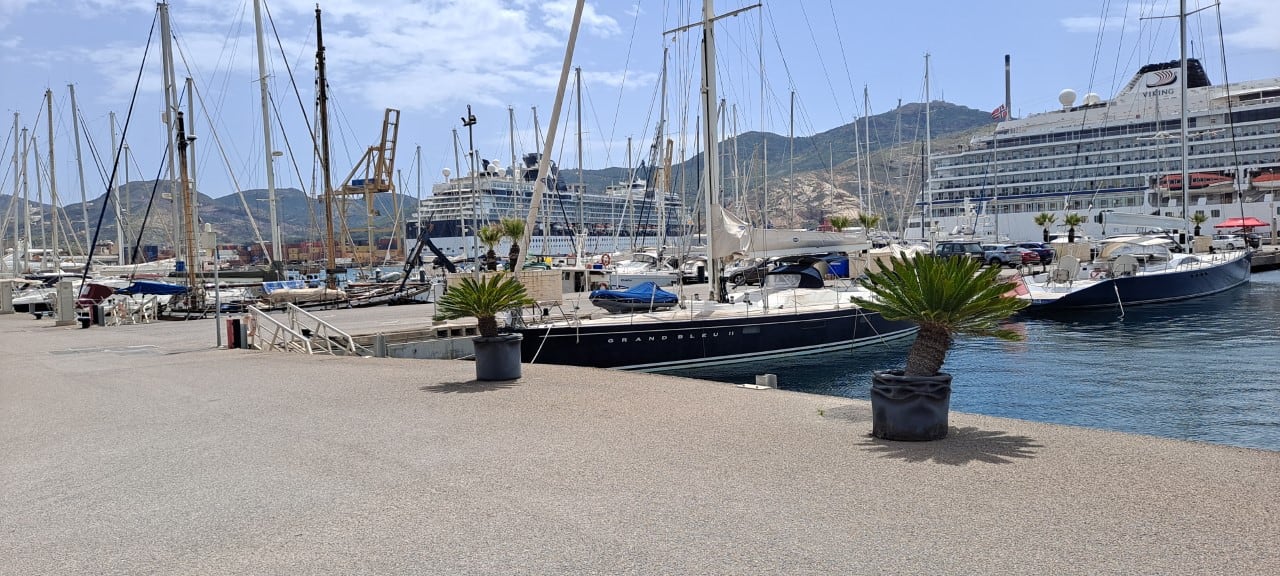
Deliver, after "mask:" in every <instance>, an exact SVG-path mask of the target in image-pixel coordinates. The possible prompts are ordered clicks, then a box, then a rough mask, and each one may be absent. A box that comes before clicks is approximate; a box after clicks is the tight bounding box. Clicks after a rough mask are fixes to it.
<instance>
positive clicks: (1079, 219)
mask: <svg viewBox="0 0 1280 576" xmlns="http://www.w3.org/2000/svg"><path fill="white" fill-rule="evenodd" d="M1086 221H1087V220H1086V219H1085V217H1084V216H1081V215H1079V214H1077V213H1075V212H1072V213H1070V214H1067V215H1066V217H1064V218H1063V219H1062V223H1063V224H1064V225H1066V227H1067V243H1068V244H1070V243H1073V242H1075V241H1076V226H1079V225H1081V224H1084V223H1085V222H1086Z"/></svg>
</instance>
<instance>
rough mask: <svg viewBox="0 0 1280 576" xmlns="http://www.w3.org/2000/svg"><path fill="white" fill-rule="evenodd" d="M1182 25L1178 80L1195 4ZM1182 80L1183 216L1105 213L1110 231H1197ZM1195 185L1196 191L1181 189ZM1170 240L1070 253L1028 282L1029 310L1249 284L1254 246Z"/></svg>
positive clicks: (1130, 301)
mask: <svg viewBox="0 0 1280 576" xmlns="http://www.w3.org/2000/svg"><path fill="white" fill-rule="evenodd" d="M1178 22H1179V27H1180V31H1181V38H1182V45H1181V51H1180V52H1181V54H1180V58H1179V60H1180V73H1179V75H1178V76H1177V78H1178V79H1186V78H1188V75H1187V43H1186V33H1187V6H1186V0H1181V1H1180V3H1179V13H1178ZM1178 79H1175V80H1173V81H1171V82H1168V83H1173V82H1178V84H1179V87H1180V90H1181V97H1180V98H1179V100H1180V109H1181V139H1182V153H1181V156H1182V162H1181V164H1182V172H1181V174H1179V175H1178V176H1177V178H1176V179H1175V178H1170V177H1166V179H1165V180H1163V182H1166V183H1172V182H1176V183H1177V184H1178V186H1177V188H1178V189H1181V190H1182V206H1183V217H1182V218H1171V217H1168V216H1158V215H1146V214H1123V213H1116V212H1106V213H1103V226H1104V228H1105V227H1107V225H1108V224H1110V225H1115V226H1134V227H1141V228H1145V229H1153V228H1162V229H1165V230H1170V229H1173V230H1183V231H1184V232H1183V233H1182V234H1181V235H1180V236H1181V237H1183V238H1185V236H1186V234H1185V231H1186V230H1188V229H1190V227H1191V226H1190V222H1189V221H1188V220H1187V219H1188V218H1189V216H1190V214H1188V213H1187V206H1188V204H1189V203H1188V199H1189V192H1188V189H1189V188H1192V187H1194V183H1195V182H1196V181H1197V179H1196V176H1197V175H1196V174H1188V162H1187V157H1188V154H1187V139H1188V136H1187V124H1188V122H1187V82H1185V81H1181V80H1178ZM1183 182H1191V183H1193V185H1192V186H1181V183H1183ZM1191 252H1192V251H1188V250H1186V249H1185V248H1184V246H1182V245H1181V243H1180V242H1178V241H1175V238H1173V237H1171V236H1168V235H1164V234H1134V235H1128V236H1118V237H1112V238H1108V239H1106V240H1104V241H1103V242H1102V245H1101V247H1100V249H1099V251H1098V256H1097V257H1096V258H1094V259H1093V260H1092V261H1091V262H1081V259H1080V258H1077V257H1075V256H1071V255H1066V256H1063V257H1061V258H1060V259H1059V260H1058V265H1057V267H1055V268H1053V269H1051V270H1048V271H1046V272H1043V273H1041V274H1037V275H1034V276H1032V277H1030V278H1025V279H1023V281H1022V282H1023V283H1022V286H1021V287H1020V288H1019V290H1018V293H1019V297H1021V298H1025V299H1027V300H1030V302H1031V306H1030V307H1028V308H1027V310H1031V311H1034V310H1060V309H1074V308H1099V307H1110V306H1119V307H1120V308H1121V310H1122V313H1123V308H1124V306H1126V305H1129V306H1132V305H1138V304H1151V303H1158V302H1171V301H1177V300H1186V299H1190V298H1196V297H1199V296H1207V295H1209V294H1215V293H1218V292H1222V291H1224V290H1228V289H1231V288H1234V287H1236V286H1240V285H1241V284H1244V283H1245V282H1248V281H1249V274H1250V270H1251V259H1252V255H1253V252H1252V250H1249V249H1248V247H1247V246H1244V247H1242V249H1237V250H1223V251H1213V250H1209V251H1208V253H1191Z"/></svg>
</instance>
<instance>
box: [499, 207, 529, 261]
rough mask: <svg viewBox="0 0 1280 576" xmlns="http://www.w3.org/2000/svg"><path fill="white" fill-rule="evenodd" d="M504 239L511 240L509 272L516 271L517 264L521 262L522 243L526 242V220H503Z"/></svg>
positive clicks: (508, 255) (508, 256) (508, 253)
mask: <svg viewBox="0 0 1280 576" xmlns="http://www.w3.org/2000/svg"><path fill="white" fill-rule="evenodd" d="M502 237H503V238H508V239H510V240H511V250H508V251H507V270H515V269H516V262H518V261H519V260H520V243H521V242H523V241H524V220H521V219H519V218H503V219H502Z"/></svg>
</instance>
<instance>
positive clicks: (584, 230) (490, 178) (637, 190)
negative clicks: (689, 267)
mask: <svg viewBox="0 0 1280 576" xmlns="http://www.w3.org/2000/svg"><path fill="white" fill-rule="evenodd" d="M522 160H523V166H521V167H518V168H517V169H516V170H504V169H502V168H501V167H500V166H498V165H497V164H496V163H495V162H492V161H488V160H485V161H483V163H482V166H481V169H480V170H479V171H478V172H477V173H475V174H466V175H463V176H460V177H454V178H450V177H449V175H448V174H447V173H446V175H445V181H444V182H439V183H437V184H435V185H434V186H433V187H432V190H431V195H430V196H428V197H426V198H423V199H422V201H421V203H420V204H419V205H418V208H417V211H416V212H415V213H414V214H413V215H412V216H411V217H410V218H409V222H408V224H407V226H406V230H405V246H406V248H407V249H408V250H409V251H412V250H413V248H414V246H415V245H416V244H417V238H418V235H419V231H420V226H425V227H426V228H427V230H426V232H427V235H428V236H429V237H430V238H431V241H432V243H434V244H435V245H436V247H438V248H440V249H441V251H442V252H444V253H445V254H446V255H447V256H449V257H451V258H454V257H461V258H470V257H473V256H474V255H475V254H476V252H477V247H478V251H479V252H480V253H483V252H484V251H485V250H487V248H486V247H485V246H483V245H482V244H480V243H479V241H478V240H477V239H476V238H475V234H474V232H473V230H474V229H476V228H477V227H484V226H487V225H489V224H493V223H497V222H499V221H501V219H502V218H525V217H526V216H527V215H528V214H529V205H530V202H531V201H532V199H533V188H534V184H535V183H536V182H537V172H538V154H526V155H525V156H524V158H523V159H522ZM549 172H550V178H549V182H548V186H547V189H546V191H544V192H543V195H542V205H541V206H540V207H539V209H538V222H537V224H536V225H535V226H534V228H533V230H532V231H531V241H530V246H529V252H530V253H531V254H532V255H535V256H547V257H569V256H574V255H577V254H580V253H581V254H604V253H613V252H631V251H635V250H639V249H642V248H645V247H650V248H657V247H658V244H659V242H663V243H665V244H667V245H671V244H677V243H679V242H681V241H683V240H681V239H686V238H688V231H687V230H686V228H687V224H688V223H687V220H688V218H687V217H686V216H684V213H685V210H684V207H683V204H682V202H681V200H680V198H679V197H678V196H677V195H675V194H671V193H667V194H665V195H660V194H659V193H657V192H655V190H654V189H653V187H651V186H648V185H647V184H646V181H645V180H644V179H635V180H633V181H632V182H630V183H629V184H628V183H624V184H619V185H614V186H609V187H606V188H605V189H604V190H597V191H590V190H585V189H583V188H582V187H579V186H577V185H569V184H566V183H565V182H564V181H563V180H561V179H560V178H559V172H558V170H557V169H556V167H555V164H554V163H552V164H551V169H550V170H549ZM641 172H643V168H642V169H641ZM663 229H665V234H660V232H662V231H663ZM576 241H580V243H581V246H578V245H577V244H576ZM509 247H510V242H509V241H506V240H504V241H503V243H502V244H500V245H499V246H497V247H496V248H495V250H496V251H497V253H498V254H499V255H502V256H505V255H506V253H507V250H508V249H509Z"/></svg>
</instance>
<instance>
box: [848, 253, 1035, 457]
mask: <svg viewBox="0 0 1280 576" xmlns="http://www.w3.org/2000/svg"><path fill="white" fill-rule="evenodd" d="M889 263H890V266H889V267H887V268H885V269H883V270H880V271H877V272H869V273H867V275H866V276H865V277H864V278H862V279H861V280H860V283H861V284H862V286H864V287H866V288H867V289H868V290H870V291H871V292H872V294H874V295H875V298H874V299H867V298H859V297H854V298H853V302H854V303H855V304H857V305H859V306H862V307H864V308H866V309H868V310H874V311H876V312H879V313H880V315H881V316H883V317H884V318H885V319H886V320H906V321H909V322H914V323H915V324H916V325H918V326H919V327H920V332H919V333H917V334H916V339H915V342H914V343H913V344H912V345H911V350H910V351H909V352H908V353H907V363H906V367H905V369H903V370H887V371H883V372H874V373H873V376H872V385H871V414H872V425H871V434H872V436H875V437H876V438H883V439H886V440H909V441H920V440H938V439H941V438H944V437H946V435H947V414H948V412H949V411H950V406H951V375H950V374H947V373H944V372H941V370H942V363H943V362H944V361H945V360H946V357H947V352H948V351H949V350H950V349H951V344H952V342H953V338H954V336H955V335H957V334H968V335H974V336H995V337H997V338H1002V339H1005V340H1018V339H1021V335H1019V334H1018V333H1017V332H1014V331H1012V330H1008V329H1004V328H1001V327H1000V325H999V322H1000V321H1001V320H1004V319H1005V318H1008V317H1009V316H1010V315H1012V314H1013V313H1014V312H1017V311H1018V310H1020V309H1022V308H1023V307H1025V306H1026V305H1027V301H1026V300H1023V299H1020V298H1017V297H1015V296H1010V295H1008V294H1009V293H1010V292H1011V291H1012V290H1014V288H1015V287H1016V286H1017V284H1016V283H1015V282H1010V281H1003V280H1001V279H1000V269H999V268H996V267H989V268H986V269H983V268H982V262H981V261H979V260H976V259H973V258H938V257H934V256H918V257H915V258H909V259H904V258H901V257H898V256H894V257H891V258H890V260H889Z"/></svg>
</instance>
